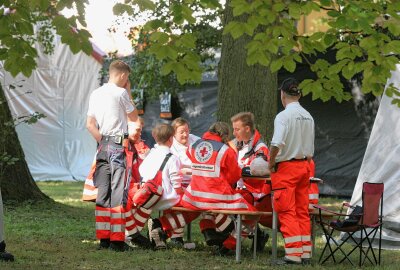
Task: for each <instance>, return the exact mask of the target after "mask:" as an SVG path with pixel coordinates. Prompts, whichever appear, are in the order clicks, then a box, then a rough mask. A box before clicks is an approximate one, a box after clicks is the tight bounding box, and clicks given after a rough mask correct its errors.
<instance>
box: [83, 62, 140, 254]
mask: <svg viewBox="0 0 400 270" xmlns="http://www.w3.org/2000/svg"><path fill="white" fill-rule="evenodd" d="M129 74H130V67H129V66H128V65H127V64H126V63H125V62H123V61H120V60H116V61H113V62H112V63H111V64H110V67H109V81H108V83H106V84H104V85H103V86H101V87H99V88H98V89H96V90H94V91H93V92H92V94H91V96H90V99H89V109H88V112H87V123H86V127H87V129H88V130H89V132H90V133H91V134H92V136H93V137H94V138H95V139H96V141H97V142H98V149H97V155H96V171H95V173H94V177H93V181H94V184H95V186H96V187H97V188H98V194H97V198H96V237H97V238H98V239H100V247H99V248H110V249H112V250H115V251H124V250H126V248H127V246H126V245H125V243H124V241H125V215H124V206H123V193H124V186H125V183H124V181H125V161H126V160H125V152H124V147H123V146H122V141H123V139H124V137H127V134H128V121H129V124H130V125H131V126H136V125H139V124H140V123H139V119H138V114H137V110H136V109H135V107H134V105H133V103H132V102H131V99H130V97H129V94H128V91H129V90H130V82H129V78H128V77H129Z"/></svg>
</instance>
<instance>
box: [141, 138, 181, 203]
mask: <svg viewBox="0 0 400 270" xmlns="http://www.w3.org/2000/svg"><path fill="white" fill-rule="evenodd" d="M170 152H171V150H170V149H169V148H168V147H167V146H164V145H157V147H154V148H152V149H151V150H150V152H149V154H148V155H147V156H146V158H145V159H144V160H143V163H142V164H141V165H140V167H139V173H140V176H142V182H147V181H148V180H150V179H154V177H155V176H156V174H157V172H158V170H159V169H160V167H161V164H162V163H163V161H164V159H165V156H166V155H167V154H168V153H170ZM180 168H181V162H180V160H179V158H178V157H176V156H174V155H172V156H171V157H170V158H169V159H168V161H167V163H166V164H165V167H164V169H163V171H162V187H163V188H164V192H163V194H162V196H161V199H160V201H158V202H157V204H156V205H155V206H154V207H153V208H152V209H153V210H165V209H169V208H171V207H172V206H174V205H176V204H177V203H178V202H179V200H180V196H179V195H178V194H177V193H176V191H175V188H180V187H181V184H182V175H181V174H180V172H179V170H180Z"/></svg>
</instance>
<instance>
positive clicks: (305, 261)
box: [301, 258, 311, 265]
mask: <svg viewBox="0 0 400 270" xmlns="http://www.w3.org/2000/svg"><path fill="white" fill-rule="evenodd" d="M301 264H303V265H311V259H304V258H302V259H301Z"/></svg>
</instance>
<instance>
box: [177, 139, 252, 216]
mask: <svg viewBox="0 0 400 270" xmlns="http://www.w3.org/2000/svg"><path fill="white" fill-rule="evenodd" d="M187 156H188V157H189V158H190V160H191V161H192V181H191V182H190V185H189V186H188V187H187V189H186V190H185V195H184V196H183V198H182V202H181V204H182V205H183V207H186V208H189V209H194V210H200V209H202V210H204V209H207V210H215V209H222V210H255V208H254V207H253V206H252V205H251V204H249V203H248V202H247V201H246V200H245V199H244V198H243V197H242V195H240V194H239V193H237V192H236V191H235V189H234V188H233V186H234V185H235V184H236V182H237V181H238V180H239V179H240V177H241V173H242V170H241V168H240V167H239V166H238V164H237V156H236V153H235V151H234V150H233V149H232V148H230V147H229V146H228V145H226V144H224V143H222V142H221V138H220V137H219V136H217V135H215V134H212V133H210V132H206V133H205V134H204V136H203V138H202V139H201V140H198V141H197V142H195V143H194V144H193V145H191V146H189V148H188V150H187Z"/></svg>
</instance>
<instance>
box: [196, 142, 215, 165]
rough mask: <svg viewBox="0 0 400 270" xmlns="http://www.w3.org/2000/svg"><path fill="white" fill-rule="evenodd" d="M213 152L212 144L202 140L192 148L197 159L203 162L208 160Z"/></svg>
mask: <svg viewBox="0 0 400 270" xmlns="http://www.w3.org/2000/svg"><path fill="white" fill-rule="evenodd" d="M213 152H214V149H213V146H212V144H211V143H210V142H207V141H202V142H200V143H199V144H198V145H196V148H195V149H194V155H195V158H196V160H197V161H199V162H201V163H205V162H207V161H209V160H210V158H211V157H212V154H213Z"/></svg>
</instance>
